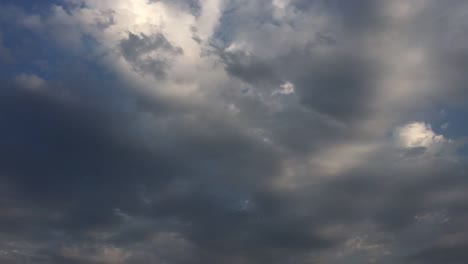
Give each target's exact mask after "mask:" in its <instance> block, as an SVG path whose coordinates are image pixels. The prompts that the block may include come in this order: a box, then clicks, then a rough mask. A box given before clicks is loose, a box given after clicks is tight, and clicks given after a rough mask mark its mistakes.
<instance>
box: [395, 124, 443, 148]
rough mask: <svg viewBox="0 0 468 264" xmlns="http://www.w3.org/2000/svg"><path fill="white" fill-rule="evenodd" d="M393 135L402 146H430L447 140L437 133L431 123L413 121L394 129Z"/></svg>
mask: <svg viewBox="0 0 468 264" xmlns="http://www.w3.org/2000/svg"><path fill="white" fill-rule="evenodd" d="M394 136H395V137H396V140H397V144H398V146H399V147H402V148H417V147H424V148H430V147H432V146H433V145H435V144H438V143H444V142H447V139H445V137H444V136H443V135H437V134H436V133H435V132H434V131H433V130H432V128H431V125H429V124H426V123H423V122H413V123H409V124H407V125H404V126H402V127H398V128H396V129H395V132H394Z"/></svg>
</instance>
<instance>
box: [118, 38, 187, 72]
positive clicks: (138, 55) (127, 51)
mask: <svg viewBox="0 0 468 264" xmlns="http://www.w3.org/2000/svg"><path fill="white" fill-rule="evenodd" d="M120 48H121V49H122V55H123V57H124V58H125V59H126V60H127V61H128V62H129V63H131V64H132V65H133V67H134V68H135V69H136V70H137V71H141V72H143V73H146V74H151V75H153V76H155V77H156V78H158V79H161V78H164V77H165V75H166V68H167V67H169V66H170V61H168V58H167V55H166V53H168V54H169V55H171V56H173V55H180V54H182V53H183V50H182V49H181V48H180V47H175V46H173V45H172V44H171V43H170V42H169V41H168V40H167V39H166V37H165V36H164V35H163V34H161V33H158V34H155V35H153V36H146V35H144V34H142V35H141V36H137V35H135V34H133V33H131V32H129V33H128V38H127V39H124V40H122V41H121V43H120Z"/></svg>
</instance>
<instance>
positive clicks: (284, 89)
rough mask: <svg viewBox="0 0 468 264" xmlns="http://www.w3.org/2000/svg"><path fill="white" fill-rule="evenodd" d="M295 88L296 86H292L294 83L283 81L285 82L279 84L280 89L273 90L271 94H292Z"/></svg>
mask: <svg viewBox="0 0 468 264" xmlns="http://www.w3.org/2000/svg"><path fill="white" fill-rule="evenodd" d="M295 89H296V87H295V86H294V84H292V83H291V82H285V83H283V84H281V85H280V89H278V90H275V91H274V92H273V93H272V95H276V94H282V95H290V94H293V93H294V92H295Z"/></svg>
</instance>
